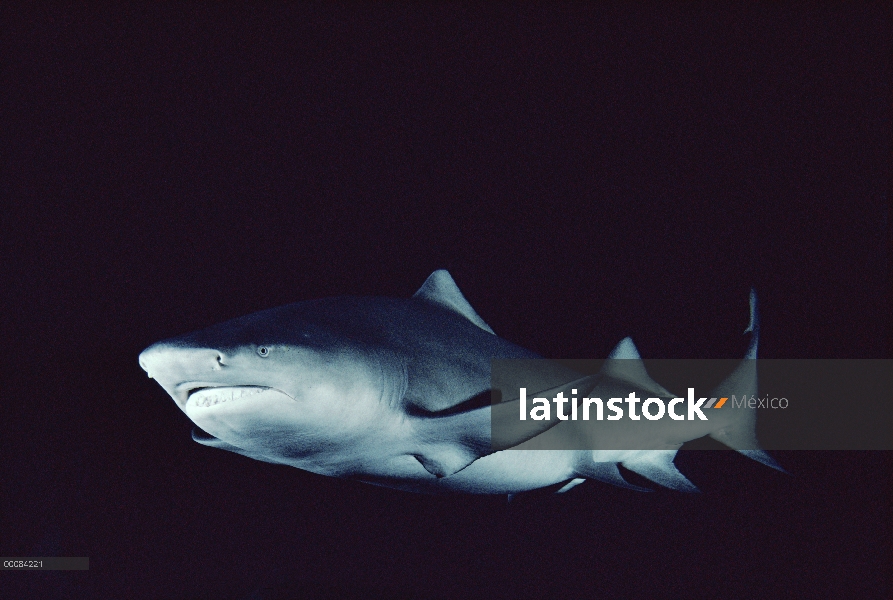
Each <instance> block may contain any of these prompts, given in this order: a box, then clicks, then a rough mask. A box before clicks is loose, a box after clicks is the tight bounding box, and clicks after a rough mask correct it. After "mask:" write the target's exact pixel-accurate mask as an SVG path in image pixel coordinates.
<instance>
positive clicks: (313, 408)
mask: <svg viewBox="0 0 893 600" xmlns="http://www.w3.org/2000/svg"><path fill="white" fill-rule="evenodd" d="M337 310H338V309H337V308H336V311H337ZM331 313H332V309H331V307H328V308H326V307H325V306H321V305H319V304H318V303H316V302H303V303H297V304H290V305H287V306H283V307H279V308H275V309H270V310H266V311H262V312H258V313H254V314H251V315H248V316H245V317H241V318H238V319H234V320H231V321H227V322H224V323H221V324H219V325H214V326H212V327H209V328H207V329H203V330H201V331H197V332H195V333H191V334H188V335H183V336H180V337H176V338H173V339H169V340H165V341H162V342H158V343H157V344H153V345H152V346H150V347H148V348H146V349H145V350H144V351H143V352H142V353H141V354H140V357H139V364H140V366H141V367H142V368H143V369H144V370H145V371H146V372H147V373H148V374H149V377H151V378H153V379H155V380H156V381H157V382H158V383H159V384H160V385H161V387H162V388H164V390H165V391H166V392H167V393H168V394H170V396H171V397H172V398H173V399H174V401H175V402H176V403H177V405H178V406H179V407H180V408H181V409H182V410H183V412H185V413H186V415H187V416H188V417H189V418H190V419H191V420H192V421H193V422H194V423H195V424H196V425H198V426H199V427H200V428H201V429H202V430H204V431H205V432H207V433H208V434H210V435H211V436H213V437H210V438H209V437H208V436H206V435H203V434H202V433H200V432H199V433H194V434H193V437H194V438H195V439H196V441H199V442H202V443H205V444H207V445H213V446H217V447H223V448H225V449H228V450H233V451H236V452H240V453H242V454H247V455H250V456H253V457H255V458H260V459H261V460H264V459H266V460H270V461H272V462H283V463H288V464H295V463H296V462H298V463H300V462H301V461H302V460H311V461H312V460H313V459H312V456H311V455H312V454H313V453H314V452H315V451H316V450H318V449H319V448H320V447H325V446H331V445H332V444H333V443H334V444H338V443H339V441H340V442H343V443H345V444H349V443H350V442H351V441H352V438H353V437H354V436H356V435H360V433H358V432H361V431H363V430H364V429H368V425H369V420H370V419H374V418H375V417H376V416H377V415H380V414H381V412H382V411H381V405H382V403H385V404H387V403H388V402H389V401H390V400H391V398H390V396H392V394H395V393H399V392H398V391H397V390H396V389H395V388H397V387H399V385H400V383H399V382H396V381H395V378H394V377H393V376H392V375H393V373H394V370H393V369H389V368H387V365H386V363H387V362H388V361H387V360H383V359H382V354H381V353H380V352H377V351H376V349H375V348H376V347H375V344H374V343H373V344H369V343H365V344H360V343H357V338H358V337H360V336H363V335H365V336H366V337H367V338H368V337H370V336H369V332H363V331H356V330H354V331H345V330H344V328H343V326H339V325H337V324H335V325H333V323H336V320H334V319H330V318H327V316H330V315H331ZM342 322H343V320H342ZM373 337H374V336H373ZM366 341H368V340H366ZM364 426H365V427H364ZM220 442H223V443H220ZM302 466H304V467H305V468H306V467H307V465H302Z"/></svg>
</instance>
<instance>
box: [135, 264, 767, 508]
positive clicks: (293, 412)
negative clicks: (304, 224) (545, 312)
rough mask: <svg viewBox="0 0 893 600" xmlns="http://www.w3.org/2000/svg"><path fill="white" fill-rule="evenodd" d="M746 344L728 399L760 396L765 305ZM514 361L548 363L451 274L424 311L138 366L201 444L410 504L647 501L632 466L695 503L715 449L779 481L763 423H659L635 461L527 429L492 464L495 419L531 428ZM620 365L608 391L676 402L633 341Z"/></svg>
mask: <svg viewBox="0 0 893 600" xmlns="http://www.w3.org/2000/svg"><path fill="white" fill-rule="evenodd" d="M747 331H750V332H752V337H751V343H750V347H749V348H748V351H747V353H746V355H745V357H744V358H745V360H744V361H742V363H741V366H739V368H738V369H737V370H736V371H735V372H734V373H732V375H730V376H729V378H728V379H727V380H726V381H725V382H724V383H723V384H721V385H720V387H719V388H718V389H717V390H715V391H714V395H716V396H719V395H722V394H723V393H725V395H731V393H732V391H734V392H735V393H741V392H744V391H746V392H748V393H749V394H754V395H755V394H757V390H756V368H755V364H754V361H753V360H752V359H755V358H756V350H757V338H758V323H757V318H756V303H755V297H754V296H753V294H751V323H750V326H749V327H748V330H747ZM515 358H519V359H529V358H539V357H538V356H537V355H536V354H535V353H533V352H531V351H529V350H525V349H524V348H521V347H519V346H516V345H514V344H512V343H511V342H508V341H506V340H504V339H502V338H500V337H498V336H496V335H495V334H494V333H493V331H492V330H491V329H490V328H489V327H488V326H487V324H486V323H485V322H484V321H483V320H482V319H481V318H480V317H479V316H478V315H477V313H476V312H475V311H474V309H472V307H471V305H469V304H468V302H467V301H466V300H465V298H464V297H463V295H462V293H461V292H460V291H459V289H458V287H457V286H456V284H455V283H454V281H453V279H452V277H451V276H450V275H449V273H447V272H446V271H443V270H440V271H435V272H434V273H432V275H431V276H430V277H429V278H428V279H427V280H426V281H425V284H424V285H423V286H422V287H421V288H420V289H419V291H418V292H416V294H415V295H414V296H413V297H412V298H411V299H407V300H402V299H396V298H356V297H339V298H328V299H323V300H313V301H307V302H299V303H296V304H290V305H287V306H283V307H279V308H275V309H270V310H266V311H261V312H258V313H254V314H251V315H248V316H245V317H242V318H239V319H234V320H232V321H227V322H225V323H221V324H219V325H215V326H213V327H209V328H207V329H204V330H201V331H198V332H195V333H192V334H188V335H184V336H181V337H178V338H173V339H170V340H166V341H163V342H159V343H157V344H154V345H152V346H150V347H149V348H147V349H146V350H144V351H143V352H142V353H141V354H140V358H139V362H140V366H142V368H143V369H144V370H146V371H147V372H148V374H149V376H150V377H153V378H154V379H155V380H156V381H157V382H158V383H159V384H160V385H161V386H162V387H163V388H164V389H165V390H166V391H167V392H168V393H169V394H170V395H171V397H172V398H173V399H174V400H175V401H176V403H177V405H178V406H179V407H180V408H181V409H182V410H183V411H184V412H185V413H186V415H187V416H188V417H189V418H190V419H191V420H192V421H193V422H194V423H195V424H196V425H198V427H199V428H200V430H199V429H196V430H194V432H193V438H194V439H195V440H196V441H197V442H199V443H202V444H204V445H207V446H213V447H216V448H221V449H225V450H230V451H232V452H236V453H239V454H242V455H245V456H248V457H251V458H254V459H257V460H262V461H266V462H271V463H278V464H285V465H291V466H294V467H298V468H300V469H305V470H308V471H312V472H314V473H320V474H323V475H329V476H335V477H348V478H353V479H358V480H361V481H366V482H368V483H374V484H377V485H385V486H388V487H393V488H398V489H404V490H409V491H416V492H429V493H438V492H468V493H481V494H496V493H499V494H514V493H518V492H523V491H527V490H532V489H537V488H542V487H546V486H550V485H556V484H566V485H564V486H563V487H562V489H561V490H560V491H564V490H566V489H569V488H570V487H573V485H576V484H577V483H580V482H581V481H583V479H584V478H591V479H598V480H600V481H604V482H607V483H612V484H614V485H621V486H625V487H630V488H634V489H643V488H637V487H635V486H631V485H630V484H628V483H627V482H626V481H624V480H623V478H622V477H621V475H620V471H619V469H618V464H622V465H623V466H624V467H626V468H628V469H630V470H632V471H634V472H636V473H639V474H640V475H642V476H644V477H646V478H648V479H650V480H652V481H655V482H657V483H658V484H660V485H663V486H666V487H671V488H674V489H678V490H681V491H696V488H695V487H694V486H693V485H692V484H691V483H690V482H689V481H688V480H687V479H686V478H685V477H684V476H682V475H681V474H680V473H679V472H678V471H677V470H676V468H675V466H674V465H673V458H674V457H675V454H676V450H677V449H678V448H679V446H681V444H682V443H684V442H685V441H688V440H691V439H696V438H699V437H703V436H705V435H710V436H711V437H713V438H715V439H717V440H719V441H721V442H723V443H724V444H726V445H728V446H729V447H732V448H735V449H738V450H739V451H740V452H742V453H744V454H746V455H748V456H750V457H751V458H754V459H755V460H759V461H760V462H762V463H764V464H767V465H769V466H771V467H774V468H780V467H778V465H777V464H776V463H775V461H774V460H773V459H772V458H771V457H769V455H768V454H766V453H765V452H763V451H761V450H758V449H756V448H758V446H757V444H756V440H755V438H754V422H755V412H754V411H753V410H736V411H734V412H726V413H724V415H734V417H731V416H730V417H724V418H721V417H716V418H711V419H710V420H709V421H693V422H689V423H686V424H685V425H684V426H683V427H681V428H680V426H679V424H678V423H677V422H671V423H668V424H667V426H666V427H665V428H662V427H661V426H660V425H659V424H655V423H651V424H650V425H651V426H650V427H642V428H639V429H638V430H633V429H630V430H624V431H623V435H624V436H626V437H625V438H624V439H623V442H624V444H627V443H628V444H627V445H625V446H624V447H629V448H646V449H644V450H608V449H605V450H539V449H525V448H534V447H536V446H537V441H538V440H539V441H542V440H544V439H545V438H546V437H547V436H553V435H560V433H561V431H562V428H566V427H572V426H573V424H572V423H568V422H560V421H558V420H546V421H525V422H523V423H522V424H519V427H520V428H519V429H518V431H517V432H516V435H517V438H516V440H515V441H516V442H517V443H515V442H512V444H511V445H512V446H515V448H513V449H511V450H504V451H499V452H492V450H491V446H490V441H491V440H490V434H491V432H490V429H491V427H490V420H491V411H493V410H513V411H515V414H516V413H517V408H515V406H517V404H512V403H511V402H506V403H504V404H500V405H497V406H495V407H491V406H490V394H489V390H490V364H491V360H493V359H515ZM609 358H612V359H625V360H615V361H608V362H607V363H606V367H605V369H603V371H602V373H600V376H601V377H602V378H604V377H608V378H611V377H613V378H614V379H615V380H622V381H625V382H627V383H629V384H630V385H631V386H633V387H634V388H635V389H639V390H642V391H643V392H646V393H648V394H651V395H657V396H660V397H672V396H673V395H672V394H671V393H670V392H668V391H666V390H665V389H663V388H662V387H661V386H660V385H658V384H657V383H656V382H654V381H653V380H652V379H651V378H650V377H649V376H648V374H647V373H646V372H645V369H644V367H643V366H642V362H641V359H640V357H639V354H638V352H637V351H636V348H635V346H634V345H633V343H632V340H630V339H629V338H626V339H624V340H623V341H621V342H620V344H618V346H617V347H616V348H615V350H614V351H613V352H612V354H611V356H609ZM537 363H542V367H541V368H539V369H538V370H537V372H536V373H532V374H531V375H530V376H531V377H532V380H533V381H534V382H535V384H536V386H537V387H536V388H535V389H538V390H558V389H564V388H565V387H566V388H568V389H569V388H570V386H571V385H574V386H577V385H579V386H580V387H584V386H585V385H586V384H587V383H588V384H589V385H588V388H589V389H591V390H592V391H590V392H589V394H590V395H592V396H598V395H599V385H601V384H600V383H599V381H602V380H603V379H598V378H596V379H592V378H590V379H587V380H586V381H583V380H582V379H580V378H581V375H579V374H578V373H576V372H573V371H570V370H567V369H565V368H563V367H561V366H558V365H556V364H554V363H552V362H549V361H537ZM584 379H585V378H584ZM516 402H517V401H516ZM670 425H672V427H671V426H670ZM615 431H616V430H615ZM680 432H681V433H680ZM513 439H515V438H513Z"/></svg>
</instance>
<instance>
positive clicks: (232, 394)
mask: <svg viewBox="0 0 893 600" xmlns="http://www.w3.org/2000/svg"><path fill="white" fill-rule="evenodd" d="M270 389H272V388H268V387H261V386H256V385H246V386H239V387H200V388H195V389H194V390H192V391H191V392H190V393H189V400H188V402H189V403H190V404H192V405H193V406H201V407H205V406H214V405H215V404H223V403H224V402H231V401H233V400H238V399H240V398H244V397H246V396H255V395H257V394H260V393H263V392H266V391H267V390H270Z"/></svg>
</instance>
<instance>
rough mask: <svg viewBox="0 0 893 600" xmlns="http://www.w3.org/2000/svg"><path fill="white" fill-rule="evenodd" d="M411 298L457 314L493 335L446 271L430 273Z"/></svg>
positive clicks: (440, 270)
mask: <svg viewBox="0 0 893 600" xmlns="http://www.w3.org/2000/svg"><path fill="white" fill-rule="evenodd" d="M412 297H413V298H414V299H417V300H424V301H426V302H430V303H432V304H436V305H438V306H441V307H443V308H446V309H447V310H451V311H453V312H456V313H459V314H460V315H462V316H463V317H465V318H466V319H468V320H469V321H471V322H472V323H474V324H475V325H477V326H478V327H480V328H481V329H483V330H484V331H486V332H488V333H493V330H492V329H490V326H489V325H487V324H486V323H485V322H484V320H483V319H482V318H481V317H480V316H479V315H478V314H477V313H476V312H475V311H474V309H473V308H472V307H471V304H469V303H468V300H466V299H465V296H463V295H462V292H461V291H460V290H459V286H457V285H456V282H455V281H453V277H452V276H451V275H450V273H449V271H447V270H446V269H438V270H437V271H434V272H433V273H431V275H429V276H428V279H426V280H425V283H423V284H422V287H420V288H419V289H418V291H417V292H416V293H415V294H413V295H412Z"/></svg>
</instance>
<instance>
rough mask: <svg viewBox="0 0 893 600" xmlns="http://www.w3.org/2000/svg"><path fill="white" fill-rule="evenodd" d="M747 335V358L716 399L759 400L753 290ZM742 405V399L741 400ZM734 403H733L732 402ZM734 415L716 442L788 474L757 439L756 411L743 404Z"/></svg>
mask: <svg viewBox="0 0 893 600" xmlns="http://www.w3.org/2000/svg"><path fill="white" fill-rule="evenodd" d="M744 333H750V334H751V338H750V344H749V345H748V347H747V352H746V353H745V355H744V360H742V361H741V364H739V365H738V368H736V369H735V370H734V371H733V372H732V374H731V375H729V376H728V377H726V379H725V380H724V381H723V382H722V383H720V384H719V386H718V387H717V388H716V389H715V390H714V391H713V393H712V394H711V395H712V396H714V397H716V398H736V399H737V398H738V396H741V397H743V398H745V399H748V398H751V397H757V396H758V391H757V360H756V359H757V346H758V345H759V341H760V316H759V311H758V307H757V294H756V292H755V291H754V290H753V289H751V290H750V323H749V324H748V326H747V329H745V330H744ZM739 402H740V400H739ZM733 404H734V402H733ZM728 408H729V409H730V412H731V415H732V421H731V423H730V424H728V425H726V426H725V427H723V428H722V429H718V430H716V431H714V432H712V433H710V437H711V438H713V439H714V440H716V441H718V442H721V443H722V444H725V445H726V446H728V447H729V448H732V449H733V450H737V451H738V452H740V453H741V454H743V455H745V456H747V457H748V458H752V459H753V460H755V461H758V462H761V463H763V464H764V465H766V466H768V467H772V468H773V469H778V470H779V471H782V472H786V471H785V470H784V469H783V468H782V467H781V466H780V465H779V464H778V463H777V462H775V459H774V458H772V457H771V456H769V454H768V453H767V452H766V451H765V450H763V449H762V448H760V444H759V442H758V441H757V436H756V424H757V411H756V409H755V408H749V407H747V406H742V405H733V406H729V407H728Z"/></svg>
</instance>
